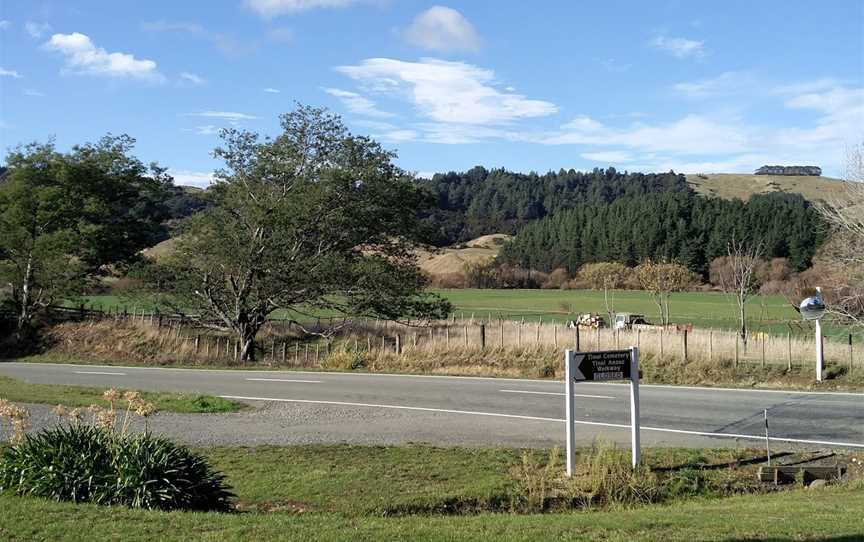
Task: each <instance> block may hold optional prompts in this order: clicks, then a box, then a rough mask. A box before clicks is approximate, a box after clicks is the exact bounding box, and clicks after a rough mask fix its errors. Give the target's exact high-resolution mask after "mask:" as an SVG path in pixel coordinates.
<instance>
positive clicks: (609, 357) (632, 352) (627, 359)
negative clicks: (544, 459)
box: [564, 346, 640, 476]
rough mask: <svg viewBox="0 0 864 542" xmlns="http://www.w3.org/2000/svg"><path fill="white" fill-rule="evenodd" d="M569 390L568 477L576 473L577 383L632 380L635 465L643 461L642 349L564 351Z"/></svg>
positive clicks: (567, 410) (631, 434) (566, 406)
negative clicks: (640, 424)
mask: <svg viewBox="0 0 864 542" xmlns="http://www.w3.org/2000/svg"><path fill="white" fill-rule="evenodd" d="M564 367H565V369H564V373H565V378H566V382H565V393H564V407H565V410H566V418H567V476H572V475H573V467H574V465H575V463H576V431H575V426H576V424H575V420H576V408H575V405H574V403H573V393H574V385H575V383H576V382H585V381H592V382H603V381H607V380H624V379H630V437H631V444H632V460H633V461H632V463H633V467H636V465H637V464H638V463H639V455H640V446H639V348H638V347H635V346H631V347H630V348H629V349H628V350H609V351H605V352H576V351H573V350H567V351H566V352H565V353H564Z"/></svg>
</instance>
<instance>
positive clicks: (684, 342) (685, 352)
mask: <svg viewBox="0 0 864 542" xmlns="http://www.w3.org/2000/svg"><path fill="white" fill-rule="evenodd" d="M682 341H683V347H684V361H687V330H686V329H685V330H684V334H683V335H682Z"/></svg>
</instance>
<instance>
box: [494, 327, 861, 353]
mask: <svg viewBox="0 0 864 542" xmlns="http://www.w3.org/2000/svg"><path fill="white" fill-rule="evenodd" d="M850 337H851V335H850ZM480 350H486V324H480Z"/></svg>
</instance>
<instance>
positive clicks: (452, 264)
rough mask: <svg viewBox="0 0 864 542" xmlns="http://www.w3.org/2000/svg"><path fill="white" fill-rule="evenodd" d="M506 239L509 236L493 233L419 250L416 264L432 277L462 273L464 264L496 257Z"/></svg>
mask: <svg viewBox="0 0 864 542" xmlns="http://www.w3.org/2000/svg"><path fill="white" fill-rule="evenodd" d="M508 239H510V236H509V235H505V234H503V233H494V234H491V235H483V236H482V237H478V238H477V239H472V240H471V241H468V242H465V243H462V244H459V245H455V246H452V247H446V248H441V249H438V250H426V249H421V250H418V252H417V256H418V264H419V266H420V269H422V270H423V271H425V272H426V273H428V274H430V275H432V276H435V275H444V274H451V273H462V272H463V270H464V269H465V264H466V263H474V262H481V261H486V260H491V259H492V258H494V257H495V256H497V255H498V251H500V250H501V246H502V245H503V244H504V243H505V242H507V240H508Z"/></svg>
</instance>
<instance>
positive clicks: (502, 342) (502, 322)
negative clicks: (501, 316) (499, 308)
mask: <svg viewBox="0 0 864 542" xmlns="http://www.w3.org/2000/svg"><path fill="white" fill-rule="evenodd" d="M501 348H502V349H503V348H504V320H501Z"/></svg>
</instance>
